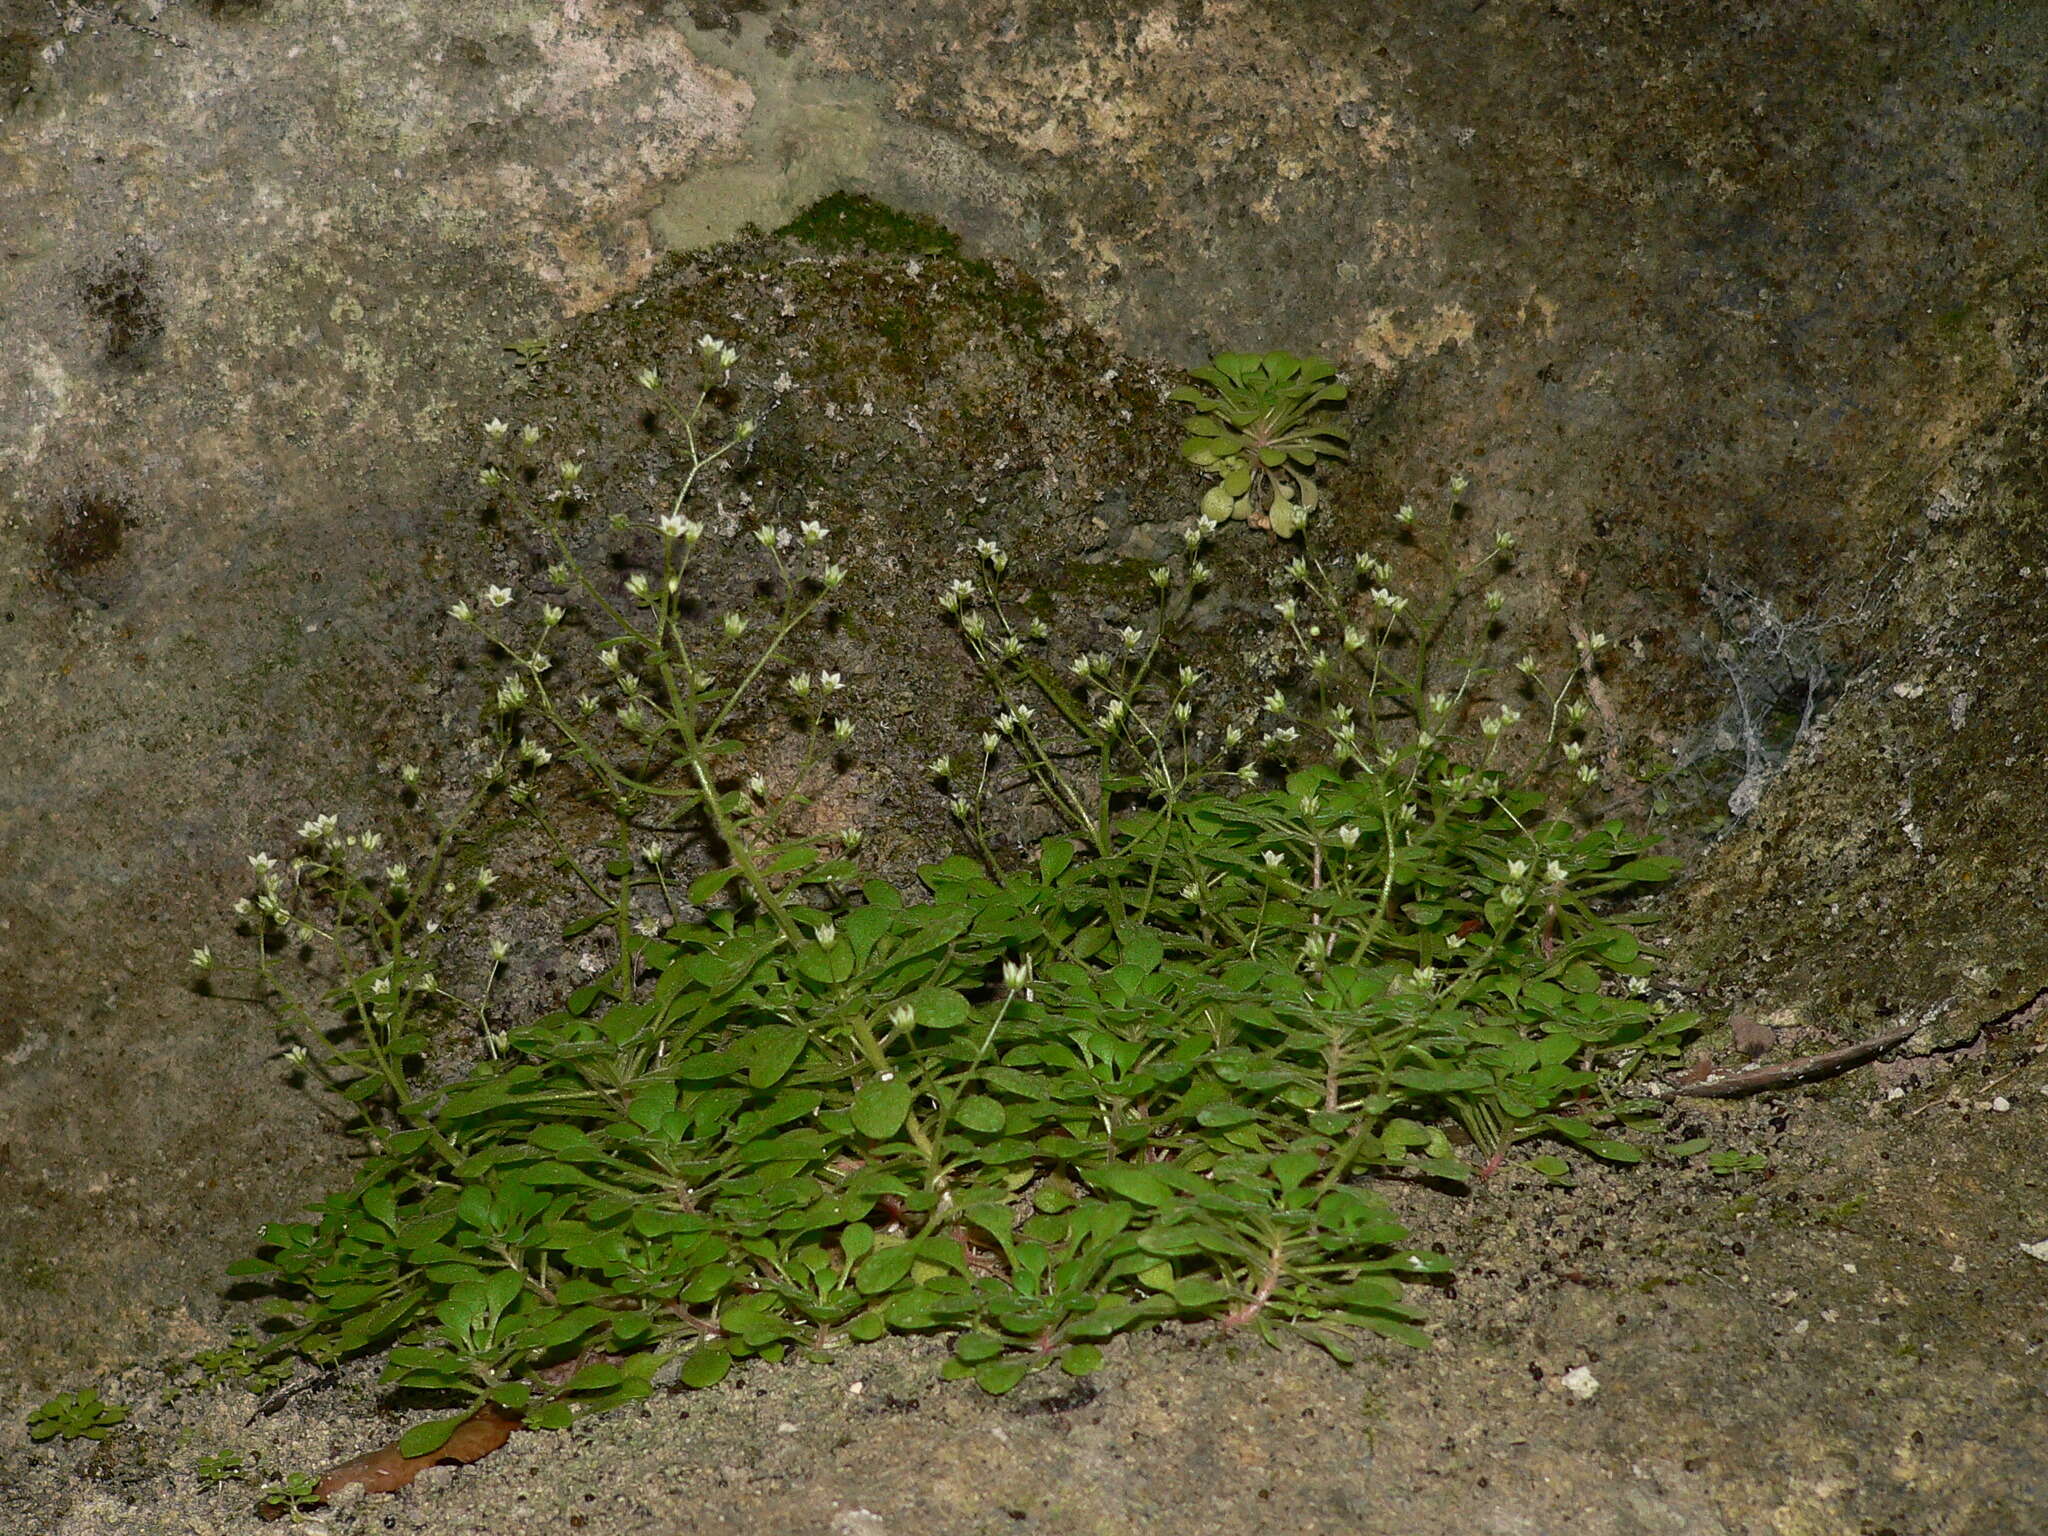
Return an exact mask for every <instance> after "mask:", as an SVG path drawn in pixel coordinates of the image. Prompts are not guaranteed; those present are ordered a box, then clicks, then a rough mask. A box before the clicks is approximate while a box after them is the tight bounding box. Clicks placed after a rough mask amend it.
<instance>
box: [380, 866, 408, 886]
mask: <svg viewBox="0 0 2048 1536" xmlns="http://www.w3.org/2000/svg"><path fill="white" fill-rule="evenodd" d="M384 878H385V879H386V880H389V881H390V882H391V883H392V884H393V885H403V884H405V882H406V881H407V880H408V879H409V878H410V876H408V875H407V873H406V868H405V866H404V865H403V864H386V865H385V866H384Z"/></svg>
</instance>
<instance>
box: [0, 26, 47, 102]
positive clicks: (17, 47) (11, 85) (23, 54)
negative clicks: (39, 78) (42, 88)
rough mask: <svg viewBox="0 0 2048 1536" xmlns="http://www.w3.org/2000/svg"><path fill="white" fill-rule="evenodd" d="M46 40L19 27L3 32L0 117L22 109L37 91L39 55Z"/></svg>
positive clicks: (1, 36) (0, 68)
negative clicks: (37, 62)
mask: <svg viewBox="0 0 2048 1536" xmlns="http://www.w3.org/2000/svg"><path fill="white" fill-rule="evenodd" d="M43 44H44V39H43V38H42V37H41V36H40V35H39V34H37V33H34V32H29V31H26V30H23V29H21V28H16V29H14V30H12V31H8V32H0V117H4V116H6V115H7V114H8V113H9V112H12V111H13V110H14V109H15V108H16V107H18V106H20V105H21V104H22V103H23V102H24V101H26V100H27V99H28V97H29V93H30V92H32V91H33V90H34V89H35V88H36V55H37V54H39V53H40V52H41V51H42V49H43Z"/></svg>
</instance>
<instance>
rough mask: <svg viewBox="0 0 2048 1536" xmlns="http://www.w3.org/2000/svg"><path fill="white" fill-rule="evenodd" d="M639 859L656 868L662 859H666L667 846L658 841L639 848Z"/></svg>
mask: <svg viewBox="0 0 2048 1536" xmlns="http://www.w3.org/2000/svg"><path fill="white" fill-rule="evenodd" d="M640 857H641V858H643V859H645V860H646V861H647V862H648V863H650V864H653V865H657V866H658V865H659V864H660V863H661V861H662V860H663V859H665V858H667V857H668V846H667V844H665V843H662V842H661V841H659V840H656V841H654V842H650V843H647V844H645V845H643V846H642V847H641V849H640Z"/></svg>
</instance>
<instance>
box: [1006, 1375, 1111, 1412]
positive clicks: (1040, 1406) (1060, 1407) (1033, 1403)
mask: <svg viewBox="0 0 2048 1536" xmlns="http://www.w3.org/2000/svg"><path fill="white" fill-rule="evenodd" d="M1100 1396H1102V1389H1101V1388H1100V1387H1098V1386H1096V1385H1095V1383H1093V1382H1092V1381H1077V1382H1075V1383H1074V1384H1073V1385H1072V1386H1071V1387H1068V1388H1067V1389H1066V1390H1065V1391H1064V1392H1054V1393H1051V1394H1049V1395H1048V1396H1045V1397H1038V1398H1031V1399H1027V1400H1012V1402H1011V1403H1010V1404H1009V1408H1010V1412H1012V1413H1014V1414H1016V1415H1017V1416H1018V1417H1019V1418H1038V1417H1040V1416H1050V1415H1052V1414H1059V1413H1072V1412H1073V1411H1074V1410H1075V1409H1076V1408H1086V1407H1087V1406H1088V1405H1089V1404H1090V1403H1092V1402H1094V1401H1095V1399H1097V1398H1098V1397H1100Z"/></svg>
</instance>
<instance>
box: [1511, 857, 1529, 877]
mask: <svg viewBox="0 0 2048 1536" xmlns="http://www.w3.org/2000/svg"><path fill="white" fill-rule="evenodd" d="M1528 873H1529V861H1528V860H1527V859H1509V860H1508V879H1510V880H1520V879H1523V878H1524V877H1526V876H1527V875H1528Z"/></svg>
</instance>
